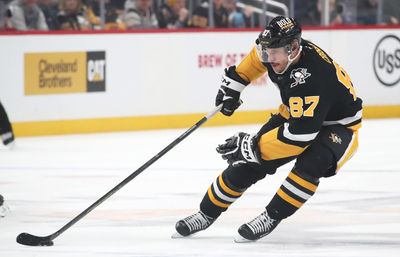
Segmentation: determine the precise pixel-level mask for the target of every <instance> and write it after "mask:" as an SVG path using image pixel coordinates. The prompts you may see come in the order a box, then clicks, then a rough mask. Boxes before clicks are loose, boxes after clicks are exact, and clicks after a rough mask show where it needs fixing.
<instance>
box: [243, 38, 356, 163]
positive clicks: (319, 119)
mask: <svg viewBox="0 0 400 257" xmlns="http://www.w3.org/2000/svg"><path fill="white" fill-rule="evenodd" d="M301 45H302V48H303V49H302V52H301V57H300V60H299V61H298V62H297V63H296V64H293V65H291V66H290V67H289V68H288V70H287V71H286V72H285V73H284V74H276V73H275V72H274V70H273V69H272V67H271V66H270V64H268V63H261V61H260V60H259V58H258V56H257V52H256V49H255V48H253V49H252V51H251V52H250V53H249V54H248V55H247V56H246V57H245V58H244V60H243V61H242V62H241V63H240V64H239V65H238V67H237V68H236V72H237V73H238V74H239V75H240V76H241V77H242V78H243V79H244V80H246V81H248V82H251V81H253V80H254V79H256V78H258V77H260V76H262V75H263V74H264V73H265V72H268V76H269V78H270V79H271V81H272V82H274V84H275V85H276V86H277V87H278V88H279V90H280V95H281V98H282V105H281V106H280V108H279V112H280V114H281V115H282V116H283V117H284V118H286V119H287V122H285V123H284V124H283V125H282V126H280V127H278V128H276V129H274V130H271V131H269V132H267V133H265V134H264V135H262V136H261V137H260V141H259V147H260V150H261V155H262V158H263V159H265V160H274V159H279V158H285V157H290V156H296V155H299V154H300V153H302V152H303V151H304V150H305V149H306V148H307V147H308V146H309V145H310V144H311V143H312V141H313V140H314V139H315V138H316V136H317V134H318V132H319V131H320V129H321V127H322V126H328V125H334V124H341V125H344V126H346V127H349V128H350V129H352V130H354V131H356V130H357V129H358V128H359V127H360V125H361V118H362V100H361V99H360V98H358V97H357V95H356V93H355V90H354V87H353V84H352V82H351V80H350V77H349V75H348V74H347V73H346V71H345V70H344V69H343V68H342V67H341V66H340V65H339V64H337V63H336V62H335V61H334V60H332V58H330V57H329V56H328V55H327V54H326V53H325V52H324V51H323V50H321V49H320V48H319V47H318V46H316V45H315V44H313V43H312V42H309V41H306V40H302V43H301Z"/></svg>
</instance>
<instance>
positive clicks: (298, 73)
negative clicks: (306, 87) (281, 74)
mask: <svg viewBox="0 0 400 257" xmlns="http://www.w3.org/2000/svg"><path fill="white" fill-rule="evenodd" d="M310 76H311V73H308V72H307V69H306V68H298V69H294V70H292V72H291V73H290V78H291V79H294V82H293V83H292V84H290V88H292V87H295V86H297V85H298V84H304V83H306V78H308V77H310Z"/></svg>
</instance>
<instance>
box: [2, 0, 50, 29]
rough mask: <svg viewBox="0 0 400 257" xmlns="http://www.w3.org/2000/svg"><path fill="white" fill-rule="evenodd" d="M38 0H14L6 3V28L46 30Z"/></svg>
mask: <svg viewBox="0 0 400 257" xmlns="http://www.w3.org/2000/svg"><path fill="white" fill-rule="evenodd" d="M37 1H38V0H14V1H12V2H11V3H10V4H9V5H8V9H7V19H6V24H5V27H6V28H13V29H16V30H48V27H47V24H46V19H45V17H44V14H43V12H42V11H41V10H40V8H39V7H38V5H37Z"/></svg>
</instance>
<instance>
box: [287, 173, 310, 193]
mask: <svg viewBox="0 0 400 257" xmlns="http://www.w3.org/2000/svg"><path fill="white" fill-rule="evenodd" d="M288 178H290V179H291V180H293V181H294V182H296V183H297V184H299V185H300V186H302V187H304V188H307V189H308V190H310V191H313V192H315V191H316V190H317V186H316V185H314V184H312V183H310V182H308V181H305V180H304V179H302V178H300V177H299V176H297V175H296V174H294V173H293V172H290V173H289V176H288Z"/></svg>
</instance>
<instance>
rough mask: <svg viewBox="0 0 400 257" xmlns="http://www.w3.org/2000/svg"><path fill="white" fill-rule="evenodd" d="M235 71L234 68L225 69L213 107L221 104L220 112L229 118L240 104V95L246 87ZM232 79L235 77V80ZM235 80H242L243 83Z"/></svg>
mask: <svg viewBox="0 0 400 257" xmlns="http://www.w3.org/2000/svg"><path fill="white" fill-rule="evenodd" d="M235 69H236V67H235V66H231V67H229V68H228V69H225V75H223V76H222V81H221V86H220V88H219V90H218V94H217V97H216V98H215V105H216V106H218V105H220V104H222V109H221V112H222V113H223V114H224V115H226V116H231V115H232V114H233V112H234V111H235V110H236V109H237V108H239V106H240V105H241V104H242V100H240V93H241V92H242V91H243V89H244V88H245V87H246V84H244V83H245V81H243V79H242V78H240V77H239V75H237V73H236V71H235ZM232 77H236V80H235V79H232ZM237 80H242V82H244V83H241V82H238V81H237ZM247 84H248V83H247Z"/></svg>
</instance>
